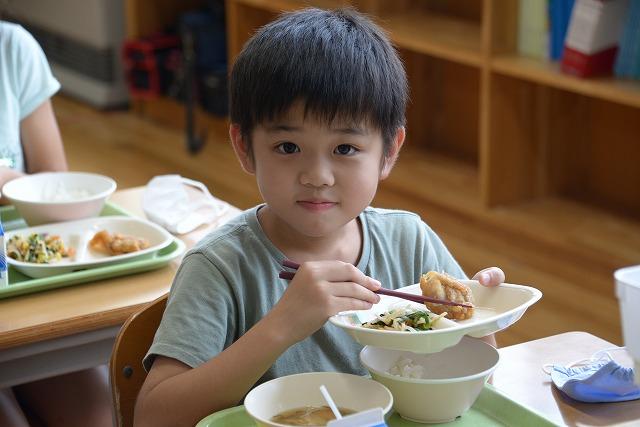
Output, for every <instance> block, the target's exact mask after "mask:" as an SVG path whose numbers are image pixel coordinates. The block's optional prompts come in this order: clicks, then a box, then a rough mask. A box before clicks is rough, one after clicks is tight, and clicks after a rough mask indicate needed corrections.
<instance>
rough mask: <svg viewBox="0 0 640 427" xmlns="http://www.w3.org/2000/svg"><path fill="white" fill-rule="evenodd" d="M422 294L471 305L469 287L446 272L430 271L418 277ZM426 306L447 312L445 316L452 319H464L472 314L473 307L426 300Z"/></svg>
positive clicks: (438, 311) (471, 298) (433, 310)
mask: <svg viewBox="0 0 640 427" xmlns="http://www.w3.org/2000/svg"><path fill="white" fill-rule="evenodd" d="M420 289H421V290H422V295H424V296H426V297H431V298H437V299H441V300H447V301H453V302H461V303H470V304H472V305H473V294H472V293H471V289H470V288H469V287H468V286H466V285H464V284H462V283H460V282H459V281H458V280H456V279H455V278H453V277H451V276H449V275H448V274H444V273H438V272H436V271H430V272H428V273H427V274H423V275H422V276H421V277H420ZM425 305H426V306H427V308H428V309H429V310H430V311H431V312H433V313H435V314H441V313H445V312H446V313H447V315H446V316H445V317H447V318H448V319H454V320H466V319H469V318H470V317H471V316H473V308H466V307H459V306H454V305H443V304H434V303H430V302H426V303H425Z"/></svg>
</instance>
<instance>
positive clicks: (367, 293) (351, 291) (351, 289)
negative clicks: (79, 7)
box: [331, 282, 380, 304]
mask: <svg viewBox="0 0 640 427" xmlns="http://www.w3.org/2000/svg"><path fill="white" fill-rule="evenodd" d="M331 287H332V288H333V292H332V293H333V295H334V296H336V297H340V298H351V299H355V300H360V301H366V302H368V303H371V304H376V303H377V302H378V301H380V296H379V295H378V294H374V293H373V292H372V291H371V290H369V289H367V288H365V287H364V286H362V285H360V284H359V283H354V282H342V283H340V282H336V283H331Z"/></svg>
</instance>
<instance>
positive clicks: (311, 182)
mask: <svg viewBox="0 0 640 427" xmlns="http://www.w3.org/2000/svg"><path fill="white" fill-rule="evenodd" d="M300 183H301V184H302V185H307V186H312V187H325V186H332V185H333V184H334V183H335V178H334V176H333V171H332V170H331V166H330V165H328V164H326V163H325V162H313V163H309V164H307V165H305V167H304V169H303V170H302V172H301V173H300Z"/></svg>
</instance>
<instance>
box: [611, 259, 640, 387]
mask: <svg viewBox="0 0 640 427" xmlns="http://www.w3.org/2000/svg"><path fill="white" fill-rule="evenodd" d="M614 277H615V279H616V296H617V297H618V302H619V303H620V316H621V318H622V335H623V339H624V344H625V346H626V347H627V351H628V352H629V354H630V355H631V358H632V359H633V362H634V374H635V375H634V379H635V382H636V384H640V329H639V328H638V325H640V310H638V307H640V265H636V266H634V267H626V268H621V269H619V270H617V271H616V272H615V273H614Z"/></svg>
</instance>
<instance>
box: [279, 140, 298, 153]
mask: <svg viewBox="0 0 640 427" xmlns="http://www.w3.org/2000/svg"><path fill="white" fill-rule="evenodd" d="M276 151H277V152H279V153H282V154H293V153H297V152H298V151H300V148H298V146H297V145H296V144H294V143H293V142H283V143H281V144H278V145H277V146H276Z"/></svg>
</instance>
